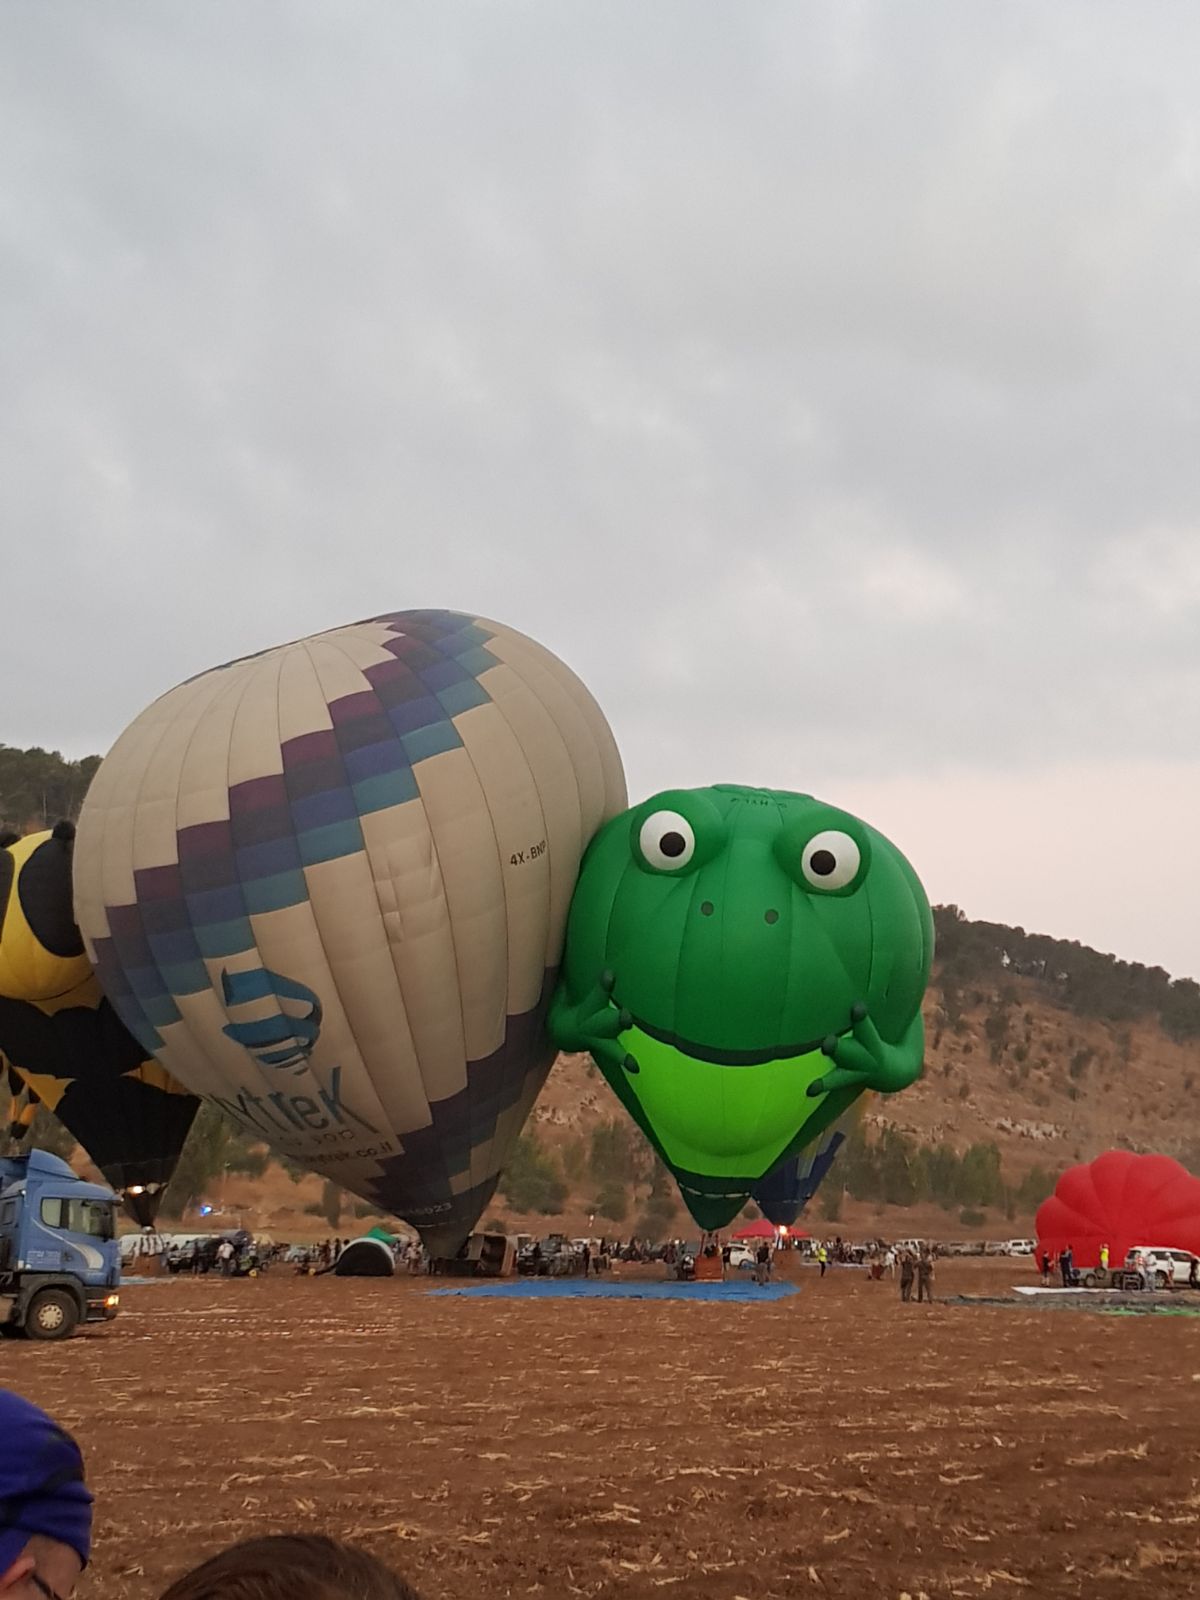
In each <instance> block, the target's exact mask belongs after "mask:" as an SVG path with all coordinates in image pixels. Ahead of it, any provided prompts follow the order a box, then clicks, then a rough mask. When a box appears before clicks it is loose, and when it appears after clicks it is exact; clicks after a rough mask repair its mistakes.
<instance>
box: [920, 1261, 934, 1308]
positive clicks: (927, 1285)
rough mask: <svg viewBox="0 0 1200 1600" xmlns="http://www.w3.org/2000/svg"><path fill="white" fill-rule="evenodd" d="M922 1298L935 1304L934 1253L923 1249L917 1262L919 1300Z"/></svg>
mask: <svg viewBox="0 0 1200 1600" xmlns="http://www.w3.org/2000/svg"><path fill="white" fill-rule="evenodd" d="M922 1300H927V1301H928V1302H929V1304H930V1305H932V1304H933V1253H932V1251H930V1250H922V1251H921V1259H920V1260H919V1261H918V1262H917V1301H918V1303H919V1302H920V1301H922Z"/></svg>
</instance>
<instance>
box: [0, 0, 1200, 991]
mask: <svg viewBox="0 0 1200 1600" xmlns="http://www.w3.org/2000/svg"><path fill="white" fill-rule="evenodd" d="M0 514H2V518H3V521H2V526H3V535H2V537H3V542H4V580H5V595H6V598H7V605H6V607H5V614H4V627H3V629H2V630H0V681H2V682H3V683H4V684H5V685H6V687H7V696H6V701H5V714H4V716H3V719H2V726H0V739H3V740H4V741H5V742H8V743H14V744H27V743H30V744H32V743H38V744H44V745H47V746H50V747H57V748H61V749H62V750H63V751H64V752H65V753H67V754H71V755H81V754H84V753H86V752H88V751H91V750H93V749H101V750H103V749H105V748H107V746H108V745H109V744H110V743H111V742H112V740H113V738H114V737H115V736H116V734H117V733H118V732H119V731H120V729H121V728H122V727H123V726H124V724H125V723H126V722H127V721H128V720H129V719H130V718H131V717H132V716H134V715H135V714H136V713H137V712H138V711H139V710H140V709H141V707H142V706H143V705H144V704H145V703H146V702H147V701H148V700H150V699H152V698H153V697H154V696H155V695H156V694H158V693H160V692H161V691H162V690H164V689H166V688H168V687H169V686H171V685H172V684H174V683H175V682H177V681H178V680H179V679H180V678H183V677H185V676H187V675H189V674H191V673H194V672H197V671H199V670H202V669H203V668H205V667H207V666H210V665H212V664H214V663H216V662H219V661H222V660H227V659H229V658H231V657H233V656H237V655H241V654H244V653H246V652H248V651H252V650H258V649H261V648H264V647H266V646H269V645H271V644H275V643H278V642H280V641H282V640H284V639H287V638H292V637H295V636H297V635H299V634H304V633H307V632H310V631H312V630H315V629H319V628H323V627H328V626H333V625H336V624H338V623H342V622H346V621H349V620H351V619H354V618H356V617H359V616H362V615H369V614H371V613H374V612H378V611H381V610H387V609H400V608H403V607H405V606H439V605H444V606H448V607H451V608H455V609H461V610H466V611H475V612H478V613H481V614H484V615H488V616H493V617H496V618H498V619H500V620H503V621H506V622H509V623H511V624H513V625H514V626H516V627H519V628H522V629H524V630H525V631H526V632H529V633H531V634H533V635H534V636H535V637H537V638H538V639H540V640H542V641H543V642H544V643H546V644H548V645H549V646H550V647H551V648H553V649H555V650H557V651H558V652H559V653H560V654H561V655H563V656H564V657H565V658H566V659H567V660H568V661H569V662H570V663H571V665H573V666H574V667H575V669H576V670H577V671H578V672H579V673H580V674H581V676H582V677H583V678H584V680H585V681H586V682H587V683H588V685H589V686H590V687H591V689H592V690H593V692H594V693H595V694H596V696H597V698H598V699H599V700H600V702H601V704H602V705H603V707H604V708H605V710H606V712H607V714H608V717H609V720H610V721H611V723H612V726H613V728H614V731H615V733H616V735H617V739H618V742H619V744H620V747H621V750H622V753H623V755H624V758H625V762H626V767H627V770H628V774H629V780H630V792H631V795H632V796H633V797H635V798H641V797H643V796H644V795H646V794H647V793H649V792H651V791H652V790H654V789H657V788H662V787H666V786H675V785H688V784H693V783H703V782H709V781H714V780H726V781H744V782H750V783H763V784H771V785H776V786H780V787H791V788H800V789H805V790H810V791H812V792H814V793H817V794H819V795H821V796H822V797H823V798H826V799H829V800H832V801H835V802H839V803H842V804H846V805H848V806H850V808H851V809H855V810H858V811H859V812H860V814H862V815H863V816H865V817H866V818H867V819H868V820H869V821H871V822H873V823H875V824H876V825H877V826H879V827H881V828H883V829H884V830H885V831H886V832H889V833H890V834H891V835H892V836H893V837H894V838H895V840H896V842H897V843H898V844H899V845H900V846H901V847H902V848H903V849H905V850H906V851H907V852H908V854H909V855H910V856H911V857H912V859H913V861H914V863H915V865H916V866H917V868H918V870H919V871H920V872H921V874H922V875H923V877H924V878H925V880H926V882H927V885H928V887H929V889H930V892H931V895H932V896H933V897H934V898H936V899H939V900H954V901H957V902H958V903H960V904H961V905H962V906H963V907H964V908H965V909H966V910H967V912H968V913H969V914H970V915H973V916H981V917H992V918H997V919H1000V920H1005V921H1012V922H1019V923H1021V924H1023V925H1024V926H1026V927H1029V928H1033V929H1037V930H1039V931H1044V932H1049V933H1055V934H1058V935H1060V936H1063V937H1076V938H1081V939H1083V940H1085V941H1087V942H1089V943H1094V944H1096V945H1098V946H1099V947H1100V948H1102V949H1111V950H1114V951H1116V952H1117V953H1118V954H1120V955H1123V956H1126V957H1128V958H1131V959H1140V960H1144V961H1148V962H1160V963H1162V964H1164V965H1166V966H1167V967H1168V969H1169V970H1171V971H1173V972H1175V973H1178V974H1182V973H1188V974H1192V975H1195V976H1198V977H1200V916H1198V914H1197V903H1198V902H1200V827H1198V825H1197V818H1198V817H1200V10H1197V9H1196V8H1193V7H1187V6H1182V5H1177V4H1173V5H1165V4H1144V3H1139V4H1137V5H1133V4H1129V5H1113V4H1104V3H1097V0H1086V3H1081V4H1070V3H1065V0H1059V3H1057V4H1055V5H1053V6H1047V5H1045V4H1043V3H1041V0H1038V3H1035V4H1003V3H1000V4H986V5H985V4H982V3H979V4H973V5H967V4H962V3H959V0H946V3H944V4H921V3H915V0H909V3H907V4H904V5H898V4H892V3H879V4H874V5H857V4H852V3H848V0H836V3H833V0H829V3H827V4H824V5H820V4H803V5H802V4H798V3H793V0H789V3H787V4H776V3H771V0H756V3H755V4H753V5H746V4H742V3H738V4H733V3H728V4H722V3H716V0H713V3H709V4H706V5H699V4H696V3H694V0H681V3H669V0H656V3H655V4H653V5H648V4H646V3H645V0H630V3H618V0H609V3H599V0H591V3H589V4H586V5H585V4H576V3H571V0H544V3H520V0H505V3H503V4H499V3H496V4H482V3H479V4H472V5H468V4H455V3H453V0H439V3H437V4H429V3H426V4H422V5H409V4H405V3H401V0H379V3H367V0H357V3H356V4H354V5H347V4H342V3H335V0H328V3H324V4H309V3H302V0H287V3H286V4H271V3H266V0H257V3H253V4H245V3H243V0H236V3H234V0H228V3H220V0H207V3H206V4H204V5H197V4H183V3H172V0H154V3H151V0H140V3H138V4H125V3H123V0H105V3H104V4H103V5H96V4H93V3H90V0H89V3H74V4H72V3H67V0H56V3H54V4H46V3H45V0H7V3H6V4H5V5H4V8H3V11H2V12H0Z"/></svg>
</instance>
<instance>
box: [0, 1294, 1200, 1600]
mask: <svg viewBox="0 0 1200 1600" xmlns="http://www.w3.org/2000/svg"><path fill="white" fill-rule="evenodd" d="M975 1265H976V1264H974V1263H963V1264H960V1265H955V1264H945V1265H943V1267H942V1268H941V1269H940V1277H941V1280H942V1281H941V1282H940V1283H939V1289H940V1290H941V1291H943V1292H944V1291H945V1290H946V1289H947V1288H955V1287H962V1288H966V1289H973V1288H976V1287H979V1286H982V1284H983V1283H984V1282H985V1281H986V1279H985V1277H984V1275H983V1274H982V1273H980V1272H978V1271H977V1272H975V1273H974V1274H972V1273H971V1271H970V1268H971V1267H972V1266H975ZM801 1279H802V1282H803V1285H804V1287H803V1292H802V1293H801V1295H799V1296H796V1297H794V1298H792V1299H791V1300H785V1301H778V1302H774V1303H772V1304H767V1305H762V1306H753V1305H752V1306H746V1307H739V1306H723V1305H705V1304H697V1305H690V1306H689V1305H686V1304H680V1303H678V1302H665V1303H664V1302H654V1301H616V1302H614V1301H606V1302H580V1301H578V1300H565V1301H557V1302H551V1303H537V1302H532V1301H517V1302H511V1301H497V1300H469V1299H461V1298H440V1297H430V1296H429V1295H428V1294H427V1293H426V1292H425V1289H426V1287H427V1286H426V1285H425V1284H424V1283H423V1282H420V1281H411V1280H405V1281H402V1282H394V1283H377V1282H371V1281H364V1280H358V1281H347V1280H339V1279H335V1278H324V1279H300V1278H295V1277H291V1276H284V1275H282V1274H280V1275H276V1276H272V1277H270V1278H267V1279H259V1280H254V1281H250V1280H240V1281H232V1282H223V1281H220V1280H217V1279H215V1278H206V1279H199V1280H191V1279H187V1280H182V1279H181V1280H173V1281H171V1280H168V1281H165V1282H162V1283H158V1284H153V1285H147V1286H146V1287H144V1288H128V1289H127V1290H126V1292H125V1309H124V1311H123V1314H122V1316H121V1317H120V1319H119V1320H118V1321H117V1322H116V1323H114V1324H113V1325H112V1326H111V1327H108V1328H105V1329H100V1330H95V1331H93V1332H90V1333H89V1334H88V1335H87V1336H86V1337H83V1338H77V1339H74V1340H72V1341H70V1342H69V1343H67V1344H66V1345H58V1346H54V1345H51V1346H46V1345H42V1346H37V1345H14V1344H6V1345H5V1346H4V1359H5V1366H6V1374H7V1376H6V1381H7V1382H8V1383H10V1384H11V1385H12V1386H13V1387H15V1388H16V1389H18V1390H19V1391H20V1392H22V1393H24V1394H26V1395H28V1396H29V1397H30V1398H31V1399H33V1400H36V1401H38V1402H39V1403H41V1404H43V1405H45V1406H46V1407H47V1408H48V1409H49V1410H50V1411H51V1412H52V1413H54V1414H55V1415H56V1416H58V1417H59V1418H60V1419H61V1420H62V1421H64V1422H65V1423H67V1424H68V1425H69V1426H70V1427H72V1428H73V1429H74V1430H75V1431H76V1433H77V1435H78V1437H79V1439H80V1441H81V1443H82V1444H83V1447H84V1450H85V1454H86V1456H87V1460H88V1469H89V1474H90V1477H91V1481H92V1483H93V1485H94V1487H95V1489H96V1493H97V1499H98V1529H97V1550H96V1556H95V1560H94V1563H93V1567H92V1569H91V1572H90V1573H89V1575H88V1577H87V1579H86V1580H85V1584H84V1587H83V1589H82V1591H81V1594H82V1600H152V1597H154V1596H156V1595H157V1594H158V1593H159V1592H160V1590H161V1589H162V1588H163V1587H164V1585H165V1583H166V1581H167V1580H168V1579H169V1578H170V1577H172V1576H174V1575H175V1574H177V1573H178V1572H180V1571H181V1570H183V1569H184V1568H185V1567H186V1566H188V1565H190V1564H191V1563H193V1562H195V1561H196V1560H198V1559H200V1558H202V1557H203V1556H204V1555H206V1554H209V1553H211V1552H212V1551H214V1550H216V1549H218V1548H220V1547H222V1546H223V1545H225V1544H227V1543H229V1542H231V1541H233V1540H235V1539H238V1538H243V1537H246V1536H248V1535H250V1534H254V1533H262V1532H277V1531H282V1530H287V1529H302V1530H306V1531H324V1532H329V1533H332V1534H335V1535H339V1536H345V1537H351V1538H354V1539H356V1540H359V1541H361V1542H363V1543H364V1544H366V1545H367V1546H369V1547H370V1548H371V1549H373V1550H375V1551H376V1552H377V1553H378V1554H379V1555H381V1556H382V1557H384V1558H385V1559H386V1560H388V1561H389V1562H390V1563H392V1565H394V1566H395V1567H396V1568H397V1569H398V1570H400V1571H402V1572H404V1573H405V1574H407V1575H408V1576H409V1577H410V1578H411V1579H412V1581H413V1582H414V1583H415V1584H416V1585H417V1586H418V1587H419V1588H420V1589H421V1590H422V1591H423V1593H424V1594H425V1595H426V1596H428V1597H429V1600H466V1597H471V1600H476V1597H478V1600H499V1597H501V1596H510V1595H511V1596H517V1595H530V1594H544V1595H546V1596H558V1595H571V1594H574V1595H581V1596H603V1597H618V1596H620V1597H634V1596H643V1595H645V1596H652V1595H661V1596H663V1597H664V1600H669V1597H670V1596H671V1594H672V1593H675V1594H678V1595H680V1596H689V1597H690V1596H696V1597H701V1600H735V1597H738V1596H741V1597H744V1600H769V1597H776V1596H778V1597H782V1596H785V1595H789V1596H790V1595H796V1594H800V1595H805V1594H811V1595H812V1596H814V1597H816V1600H820V1597H842V1596H845V1597H854V1600H862V1597H873V1596H877V1595H878V1596H886V1597H889V1600H899V1597H901V1596H904V1595H908V1596H909V1597H911V1600H918V1597H919V1596H921V1595H925V1596H928V1600H943V1597H947V1596H968V1597H973V1596H976V1595H979V1594H983V1593H994V1594H995V1595H1012V1596H1019V1595H1020V1594H1021V1593H1022V1592H1024V1593H1026V1594H1028V1595H1029V1596H1031V1597H1037V1600H1041V1597H1051V1596H1085V1595H1086V1596H1101V1597H1102V1596H1106V1595H1110V1594H1111V1595H1125V1596H1130V1595H1137V1594H1140V1593H1146V1594H1150V1593H1153V1594H1154V1595H1155V1596H1174V1595H1185V1594H1192V1593H1194V1592H1196V1590H1197V1589H1198V1588H1200V1465H1198V1451H1197V1447H1198V1446H1200V1343H1198V1340H1200V1324H1197V1323H1196V1322H1194V1321H1190V1320H1186V1319H1182V1318H1180V1319H1176V1318H1150V1317H1136V1318H1135V1317H1125V1318H1115V1317H1103V1316H1092V1315H1085V1314H1082V1313H1071V1312H1048V1311H1044V1310H1041V1311H1039V1310H1032V1309H1031V1310H1025V1309H1023V1308H1022V1309H1014V1310H1005V1309H987V1308H974V1307H972V1308H963V1307H951V1306H941V1305H937V1306H934V1307H933V1308H932V1310H931V1309H929V1308H927V1307H922V1306H916V1305H911V1306H901V1305H900V1304H899V1302H898V1298H897V1295H896V1292H895V1289H894V1286H893V1285H890V1284H881V1285H875V1284H869V1283H866V1282H864V1281H863V1278H862V1275H861V1274H859V1273H857V1272H850V1271H846V1272H840V1273H832V1274H831V1275H830V1276H829V1278H827V1279H826V1280H825V1282H824V1283H820V1282H818V1281H817V1279H816V1276H815V1274H814V1273H811V1272H805V1273H803V1274H801Z"/></svg>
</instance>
